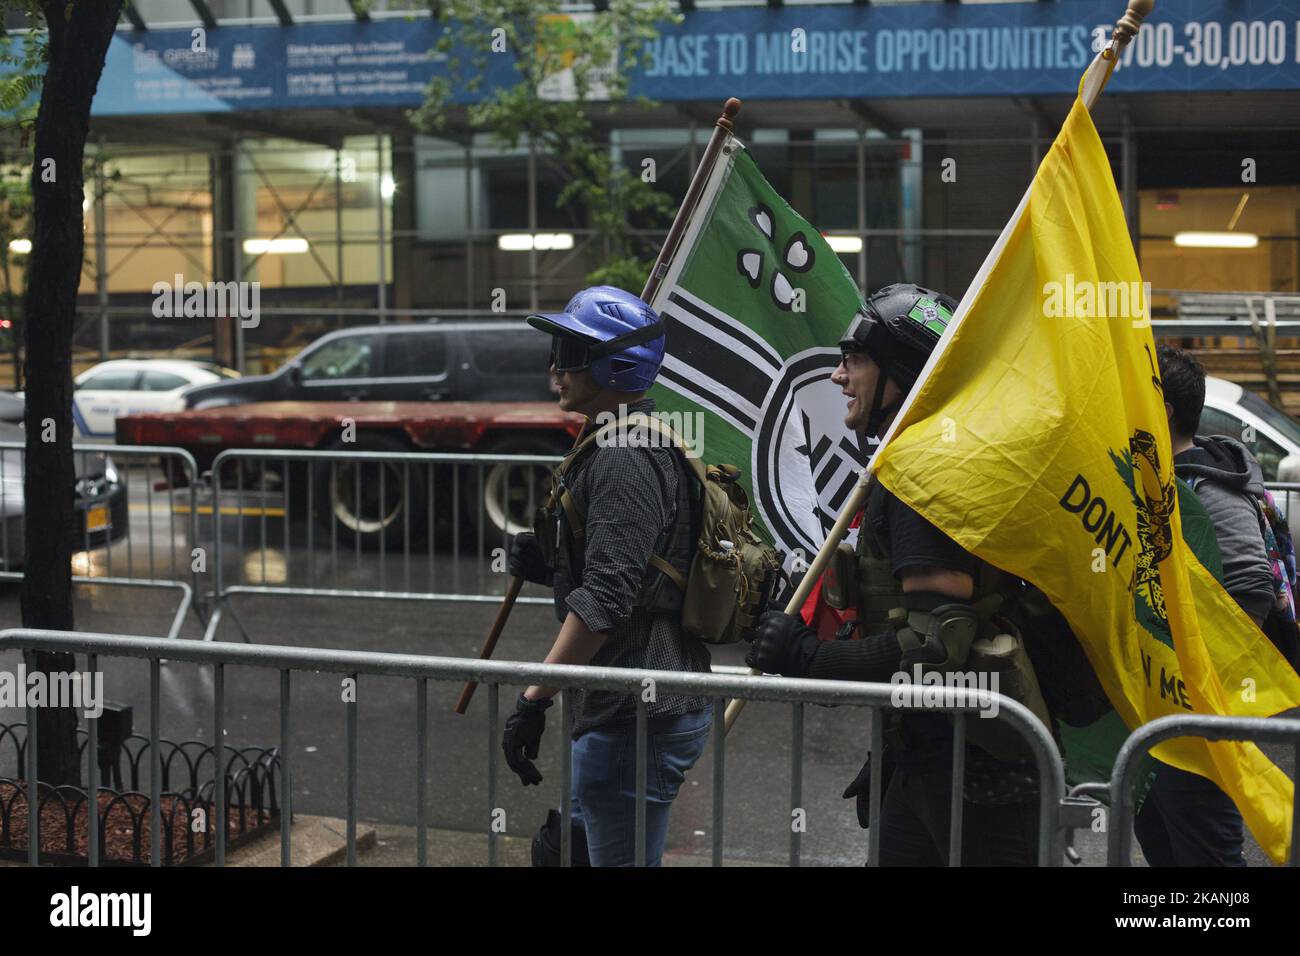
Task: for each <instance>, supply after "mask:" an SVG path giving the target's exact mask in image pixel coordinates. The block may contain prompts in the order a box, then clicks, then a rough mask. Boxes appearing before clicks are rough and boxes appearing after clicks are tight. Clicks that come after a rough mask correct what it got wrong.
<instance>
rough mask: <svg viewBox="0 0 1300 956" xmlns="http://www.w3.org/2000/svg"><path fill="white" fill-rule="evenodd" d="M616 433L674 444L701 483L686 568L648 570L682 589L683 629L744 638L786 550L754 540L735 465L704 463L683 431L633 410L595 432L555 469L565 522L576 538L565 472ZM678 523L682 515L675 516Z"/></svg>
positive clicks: (704, 637) (582, 527)
mask: <svg viewBox="0 0 1300 956" xmlns="http://www.w3.org/2000/svg"><path fill="white" fill-rule="evenodd" d="M620 430H622V431H623V432H624V433H625V440H627V441H628V442H629V443H636V442H640V443H642V444H645V445H648V444H652V443H653V438H652V433H654V434H657V435H659V436H660V438H661V441H662V443H666V444H669V445H670V446H671V447H672V448H675V449H676V450H677V452H678V453H679V454H680V455H681V456H682V459H683V460H684V461H685V463H686V467H687V470H688V471H689V472H690V473H691V474H692V475H693V476H694V477H695V480H696V482H697V483H698V484H699V486H700V490H701V501H700V536H699V538H698V540H697V541H696V542H695V554H694V557H693V558H692V559H691V568H690V573H689V574H688V575H687V576H686V577H685V578H683V577H682V575H681V573H680V572H679V571H678V570H677V569H676V568H674V567H673V566H672V565H671V564H670V563H669V562H668V561H667V560H665V559H664V558H663V557H662V556H660V555H658V554H652V555H651V556H650V561H649V564H650V566H651V567H654V568H656V569H658V570H659V571H662V572H663V573H664V574H665V575H667V576H668V578H669V580H671V581H672V582H673V583H674V584H675V585H676V586H677V587H678V589H679V590H680V591H681V592H682V593H683V595H684V599H683V602H682V628H683V629H684V630H685V631H686V633H687V634H689V635H691V636H692V637H695V638H698V639H699V640H701V641H704V642H706V643H708V644H732V643H735V642H736V641H739V640H748V639H749V638H750V636H751V635H752V632H753V628H754V625H755V624H756V623H757V622H758V617H759V615H760V614H762V613H763V611H764V610H765V609H766V608H767V604H768V602H769V601H770V600H771V598H772V596H773V593H774V591H775V589H776V586H777V584H778V583H779V581H780V580H782V579H783V578H785V572H784V571H783V570H782V568H781V565H782V561H783V559H784V555H782V554H781V553H780V552H778V551H777V550H775V549H774V548H773V547H771V546H770V545H769V544H768V543H767V542H766V541H764V540H763V539H762V537H760V535H759V534H758V533H757V531H756V529H755V528H754V526H753V522H752V520H751V518H750V512H749V498H748V496H746V494H745V489H744V488H742V487H741V486H740V482H739V480H738V479H739V478H740V469H739V468H737V467H736V466H735V465H706V464H705V463H704V462H703V461H701V460H700V458H699V456H698V455H692V454H691V453H690V452H689V450H688V449H687V447H686V443H685V442H684V441H683V439H682V438H681V436H679V435H678V434H677V433H676V432H674V431H673V430H672V428H671V427H669V426H668V425H667V424H666V423H665V422H663V421H662V420H661V419H659V418H656V417H655V416H653V415H645V414H643V413H639V412H638V413H634V414H632V415H629V416H627V417H626V418H622V419H619V420H618V421H616V422H611V423H609V424H607V425H604V426H602V427H601V428H599V429H596V430H595V431H593V432H592V433H591V434H590V435H588V436H587V437H586V438H584V439H583V440H582V441H581V442H580V443H579V444H578V445H576V446H575V447H574V448H573V450H572V451H570V452H569V453H568V454H567V455H566V456H565V457H564V461H562V462H560V464H559V465H557V466H556V469H555V476H554V481H555V486H556V488H558V489H559V495H558V499H559V501H558V503H559V506H560V507H562V508H564V512H565V516H566V518H567V519H568V522H569V527H570V528H571V529H572V530H573V534H574V535H575V536H576V537H577V538H578V539H579V540H581V539H582V538H583V537H584V536H585V534H586V526H587V522H586V515H585V514H583V513H582V512H581V511H580V509H579V508H578V506H577V503H576V502H575V501H574V500H573V496H572V495H571V494H570V493H569V490H568V488H566V487H565V484H564V476H565V475H566V474H568V472H569V471H570V470H571V469H572V468H573V466H574V464H575V463H576V462H577V461H578V459H579V458H581V457H582V456H583V455H584V454H586V453H587V452H588V451H589V450H590V449H592V448H593V447H594V446H596V444H597V443H598V442H601V441H602V440H605V439H607V438H608V436H610V435H611V434H613V433H614V432H617V431H620ZM679 520H680V519H679Z"/></svg>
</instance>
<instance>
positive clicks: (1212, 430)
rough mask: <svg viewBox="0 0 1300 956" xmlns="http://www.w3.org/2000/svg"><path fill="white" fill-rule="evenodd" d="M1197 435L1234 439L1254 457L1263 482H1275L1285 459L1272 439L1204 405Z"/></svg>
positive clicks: (1284, 453)
mask: <svg viewBox="0 0 1300 956" xmlns="http://www.w3.org/2000/svg"><path fill="white" fill-rule="evenodd" d="M1197 434H1198V435H1224V436H1226V437H1228V438H1235V439H1236V440H1237V441H1239V442H1241V443H1242V444H1243V445H1245V446H1246V447H1247V448H1248V449H1250V453H1251V454H1252V455H1254V456H1255V460H1256V461H1258V462H1259V467H1260V469H1261V470H1262V471H1263V472H1264V480H1265V481H1277V466H1278V465H1279V464H1280V463H1281V462H1282V459H1283V458H1285V457H1286V455H1287V450H1286V449H1285V448H1283V447H1282V446H1281V445H1279V444H1278V443H1277V442H1275V441H1273V439H1271V438H1269V437H1268V436H1266V435H1263V434H1261V433H1260V432H1259V430H1258V429H1256V428H1254V427H1253V426H1251V425H1250V423H1248V422H1243V421H1241V420H1240V419H1239V418H1238V417H1237V416H1236V415H1233V414H1231V413H1229V412H1225V411H1222V410H1220V409H1217V408H1210V406H1208V405H1206V406H1205V408H1204V409H1203V410H1202V411H1201V427H1200V428H1199V429H1198V430H1197ZM1247 439H1250V440H1249V441H1247Z"/></svg>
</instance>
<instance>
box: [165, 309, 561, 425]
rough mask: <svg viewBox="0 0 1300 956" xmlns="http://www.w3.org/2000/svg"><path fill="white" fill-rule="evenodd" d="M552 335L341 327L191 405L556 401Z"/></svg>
mask: <svg viewBox="0 0 1300 956" xmlns="http://www.w3.org/2000/svg"><path fill="white" fill-rule="evenodd" d="M550 347H551V340H550V339H549V338H548V337H547V336H545V335H541V334H539V333H538V332H537V330H535V329H533V328H531V327H530V326H529V325H528V324H527V323H526V322H516V321H508V320H504V319H499V320H496V321H450V322H444V321H433V322H421V323H406V324H391V325H366V326H358V327H356V328H349V329H339V330H338V331H337V332H330V333H329V334H328V335H324V336H322V337H321V338H319V339H317V340H316V341H315V342H313V343H312V344H311V345H309V346H307V348H305V349H303V350H302V351H301V352H300V353H299V354H298V355H297V356H295V357H294V358H293V359H292V360H290V361H289V362H287V363H285V365H284V366H282V367H281V368H280V369H278V370H277V371H275V372H272V373H271V374H270V375H248V376H245V377H243V378H238V379H232V380H230V381H228V382H213V383H211V384H210V385H198V386H195V387H194V388H192V389H190V390H189V391H188V392H186V393H185V407H186V408H216V407H219V406H221V405H242V404H245V403H247V402H281V401H315V402H326V401H328V402H340V401H343V402H346V401H407V402H430V401H461V402H491V401H516V402H518V401H551V400H553V399H554V395H552V394H551V388H550V375H549V373H548V371H547V366H548V365H549V355H550Z"/></svg>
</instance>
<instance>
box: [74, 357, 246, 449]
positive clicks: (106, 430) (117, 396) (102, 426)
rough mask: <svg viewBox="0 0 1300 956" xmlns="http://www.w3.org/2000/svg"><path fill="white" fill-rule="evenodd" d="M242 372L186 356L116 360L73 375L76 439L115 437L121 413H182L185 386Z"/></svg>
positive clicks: (94, 439)
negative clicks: (184, 358) (116, 423)
mask: <svg viewBox="0 0 1300 956" xmlns="http://www.w3.org/2000/svg"><path fill="white" fill-rule="evenodd" d="M238 377H239V373H238V372H234V371H231V370H230V369H227V368H222V367H221V366H219V365H213V364H212V363H210V362H191V361H188V360H182V359H114V360H112V361H109V362H101V363H99V364H98V365H96V366H94V367H93V368H89V369H87V370H86V371H84V372H82V373H81V374H80V375H78V376H77V377H76V379H74V387H75V391H74V392H73V395H72V421H73V425H74V426H75V427H76V434H77V437H78V438H81V439H88V440H91V441H112V440H113V434H114V423H115V422H116V421H117V419H118V418H119V417H121V416H122V415H135V414H139V413H141V412H179V411H181V410H182V409H184V408H185V399H184V398H183V397H182V396H183V394H184V392H185V390H186V389H188V388H192V387H193V386H195V385H206V384H208V383H210V382H221V381H226V380H229V379H237V378H238Z"/></svg>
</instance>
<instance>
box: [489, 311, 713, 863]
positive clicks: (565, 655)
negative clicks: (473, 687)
mask: <svg viewBox="0 0 1300 956" xmlns="http://www.w3.org/2000/svg"><path fill="white" fill-rule="evenodd" d="M528 321H529V323H530V324H531V325H532V326H533V327H534V328H537V329H539V330H541V331H542V332H546V333H548V334H549V335H550V336H551V339H552V345H551V374H552V376H553V377H554V379H555V383H556V385H557V387H558V390H559V396H560V407H561V408H562V409H564V410H565V411H573V412H579V413H581V414H583V415H586V416H587V418H588V426H587V430H586V431H585V432H584V436H583V437H586V436H587V435H588V434H589V433H590V432H591V430H592V429H593V428H594V427H595V425H596V423H597V422H598V421H599V422H601V423H606V422H611V421H613V420H618V421H622V420H624V419H626V418H627V416H629V415H633V414H638V413H640V414H646V415H649V414H653V413H654V408H655V406H654V401H653V400H652V399H649V398H647V397H646V395H645V393H646V391H647V390H648V389H649V388H650V386H651V385H652V384H653V382H654V380H655V376H656V375H658V373H659V367H660V365H661V364H662V362H663V356H664V341H665V339H664V327H663V321H662V320H661V319H660V318H659V316H658V315H657V314H655V312H654V310H653V309H651V308H650V307H649V306H648V305H646V303H645V302H643V301H642V300H641V299H639V298H638V297H637V296H635V295H632V294H631V293H628V292H624V291H622V290H620V289H615V288H612V287H610V286H597V287H595V288H591V289H585V290H583V291H582V292H579V293H578V294H577V295H575V296H574V297H573V299H572V300H570V302H569V304H568V305H567V306H566V307H565V309H564V311H563V312H557V313H542V314H538V315H532V316H529V317H528ZM636 431H637V430H636V429H635V428H632V429H627V428H624V429H622V430H618V429H615V430H612V431H611V432H610V434H612V435H615V436H618V435H627V434H628V433H629V432H630V433H636ZM558 481H559V485H560V487H559V489H558V490H561V491H562V495H561V496H560V497H561V498H562V502H561V505H557V507H556V508H555V509H554V510H553V511H550V512H543V513H541V514H539V518H538V526H537V527H536V528H535V533H533V534H527V533H525V534H519V535H516V536H515V540H514V542H513V544H512V547H511V553H510V573H511V574H513V575H517V576H520V577H523V578H525V579H526V580H529V581H533V582H535V583H539V584H544V585H548V586H551V587H553V588H554V589H555V611H556V618H557V619H558V620H559V622H560V625H561V626H560V632H559V635H558V636H557V637H556V639H555V643H554V645H553V646H552V648H551V652H550V653H549V654H548V655H547V656H546V663H548V664H591V665H593V666H605V667H633V668H650V669H655V670H674V671H697V672H707V671H708V670H709V652H708V649H707V648H706V647H705V646H704V644H703V643H701V642H700V641H698V640H696V639H694V638H691V637H689V636H687V635H686V634H685V633H684V632H683V630H682V627H681V607H682V600H683V597H684V595H683V594H682V593H681V591H680V589H679V588H678V586H677V585H676V584H674V583H673V580H672V578H671V577H670V576H669V575H668V574H666V573H665V572H664V571H662V570H659V568H658V567H656V564H657V563H662V562H665V561H666V562H667V563H668V564H670V565H671V566H672V567H673V569H674V570H675V571H676V572H677V574H678V575H680V579H682V580H684V579H685V577H686V575H687V574H688V573H689V569H690V564H691V558H692V552H693V548H694V541H695V538H696V535H695V534H693V531H694V530H695V529H694V528H693V527H692V517H693V504H692V485H691V481H690V478H689V476H688V475H687V474H686V473H685V470H684V465H683V462H682V460H681V457H680V454H679V453H678V452H676V451H674V450H673V449H672V448H670V447H667V446H666V445H663V444H662V443H649V442H629V441H621V442H620V441H617V440H615V441H598V442H593V443H589V444H588V446H587V447H586V448H585V449H584V450H583V451H581V452H575V453H572V454H571V455H570V456H569V457H568V458H566V460H565V464H564V465H562V466H561V469H560V471H559V473H558ZM652 558H655V559H656V560H653V561H652ZM558 691H559V688H556V687H537V686H534V687H529V688H527V689H526V690H525V691H524V692H523V693H522V694H520V696H519V700H518V702H517V704H516V710H515V713H514V714H513V715H512V716H511V717H510V718H509V719H508V720H507V721H506V728H505V734H504V737H503V740H502V746H503V747H504V749H505V754H506V762H507V763H508V764H509V766H510V768H511V769H512V770H513V771H515V773H517V774H518V775H519V778H520V780H521V781H522V782H523V784H524V785H525V786H528V785H530V784H536V783H539V782H540V781H541V779H542V775H541V774H540V773H539V772H538V770H537V767H536V766H535V765H534V764H533V760H534V759H535V758H536V757H537V755H538V744H539V741H540V740H541V737H542V732H543V730H544V728H545V723H546V717H545V713H546V710H547V708H549V707H550V706H551V698H552V697H553V696H554V695H555V694H556V693H558ZM572 693H573V694H574V699H573V715H574V726H573V744H572V747H573V762H572V766H573V775H572V792H573V805H572V807H571V812H572V815H573V819H574V823H575V824H576V825H577V826H581V827H585V830H586V844H587V851H588V854H589V856H590V861H591V864H592V865H593V866H630V865H632V864H633V862H634V857H635V846H636V831H635V809H636V804H635V800H636V759H635V758H636V736H635V730H636V723H635V718H636V702H635V699H634V697H633V696H632V695H630V694H626V693H615V692H609V691H573V692H572ZM708 706H709V701H708V700H707V699H706V698H703V697H689V696H680V695H671V694H657V695H654V696H653V699H651V700H649V701H648V705H647V716H648V718H649V727H648V730H649V746H648V747H647V748H646V757H647V760H646V762H647V766H646V841H645V845H646V862H647V864H649V865H651V866H657V865H659V863H660V861H661V858H662V854H663V847H664V839H665V837H666V835H667V829H668V812H669V808H670V807H671V805H672V801H673V799H674V798H675V797H676V795H677V792H678V789H679V788H680V786H681V783H682V781H683V780H684V778H685V773H686V771H687V770H689V769H690V768H691V767H692V766H693V765H694V764H695V762H696V760H698V759H699V756H700V753H701V752H702V751H703V749H704V745H705V742H706V741H707V739H708V733H709V713H708V710H707V708H708Z"/></svg>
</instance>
